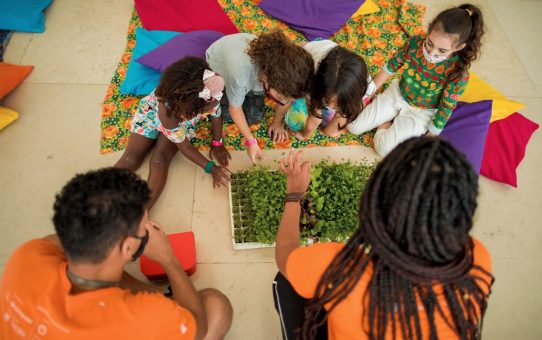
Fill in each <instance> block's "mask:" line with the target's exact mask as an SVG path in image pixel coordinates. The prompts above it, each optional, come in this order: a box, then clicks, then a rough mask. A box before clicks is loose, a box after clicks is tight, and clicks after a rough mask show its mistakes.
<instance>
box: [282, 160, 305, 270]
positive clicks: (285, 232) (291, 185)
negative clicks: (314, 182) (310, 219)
mask: <svg viewBox="0 0 542 340" xmlns="http://www.w3.org/2000/svg"><path fill="white" fill-rule="evenodd" d="M302 153H303V151H299V152H297V153H296V152H295V151H293V150H291V151H290V154H289V155H288V164H285V160H284V158H282V159H281V160H280V165H281V169H282V171H283V172H284V173H285V174H286V191H287V193H304V192H305V191H306V190H307V188H308V187H309V182H310V171H311V164H310V163H309V162H304V163H303V164H301V159H300V156H301V155H302ZM300 214H301V204H300V202H288V203H285V204H284V213H283V214H282V218H281V220H280V225H279V230H278V232H277V236H276V240H275V241H276V246H275V261H276V263H277V266H278V268H279V270H280V272H281V273H282V274H283V275H284V276H286V262H287V260H288V257H289V256H290V254H291V253H292V252H293V251H294V250H295V249H297V248H298V247H299V241H300V233H299V218H300Z"/></svg>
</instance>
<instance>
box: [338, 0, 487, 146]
mask: <svg viewBox="0 0 542 340" xmlns="http://www.w3.org/2000/svg"><path fill="white" fill-rule="evenodd" d="M484 31H485V28H484V20H483V16H482V12H481V11H480V9H479V8H478V7H476V6H474V5H471V4H464V5H460V6H458V7H453V8H449V9H447V10H445V11H442V12H441V13H439V14H438V15H437V17H436V18H435V19H434V20H433V21H432V22H431V24H429V29H428V32H427V34H420V35H415V36H413V37H411V38H410V39H409V40H408V41H407V42H406V43H405V45H404V46H403V47H402V49H401V50H399V51H398V52H397V53H396V54H395V56H393V57H392V58H391V59H390V60H388V62H387V64H385V65H384V67H383V68H382V69H381V70H380V72H379V73H378V74H377V75H376V77H375V79H374V82H375V84H376V86H377V88H378V87H380V86H381V85H382V84H384V82H385V81H386V80H387V79H388V78H389V77H390V76H392V75H393V74H394V73H395V72H397V71H399V70H401V69H402V70H403V75H402V78H401V80H400V81H398V80H394V81H393V82H392V83H391V84H390V86H389V87H388V88H387V89H386V91H384V92H383V93H382V94H381V95H378V96H377V97H376V99H375V100H374V101H373V102H372V103H371V104H370V105H368V106H367V107H366V108H365V109H364V110H363V111H362V112H361V114H359V115H358V117H357V118H356V120H354V121H353V122H352V123H350V124H349V125H348V126H347V129H348V131H350V132H351V133H353V134H361V133H364V132H366V131H369V130H372V129H374V128H377V131H376V133H375V136H374V148H375V150H376V152H378V154H380V155H381V156H385V155H386V154H388V153H389V152H390V151H391V150H392V149H393V148H394V147H395V146H397V145H398V144H399V143H401V142H402V141H404V140H406V139H408V138H410V137H416V136H421V135H424V134H426V133H429V134H430V135H439V134H440V133H441V131H442V130H443V129H444V126H445V125H446V123H447V122H448V119H449V118H450V115H451V114H452V111H453V110H454V108H455V107H456V105H457V101H458V99H459V97H460V96H461V94H462V93H463V91H464V90H465V88H466V86H467V83H468V82H469V68H470V66H471V63H472V62H473V61H474V60H476V59H477V58H478V56H479V55H480V47H481V45H482V42H481V39H482V36H483V35H484Z"/></svg>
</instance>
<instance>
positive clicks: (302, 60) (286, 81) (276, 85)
mask: <svg viewBox="0 0 542 340" xmlns="http://www.w3.org/2000/svg"><path fill="white" fill-rule="evenodd" d="M247 54H248V55H249V56H250V58H251V61H252V62H253V63H254V64H255V65H256V67H257V68H258V72H259V74H260V76H262V75H263V76H265V77H266V78H267V83H268V84H269V87H270V88H272V89H274V90H275V91H277V92H278V93H280V94H282V95H284V96H287V97H292V98H302V97H304V96H305V95H306V94H307V93H308V92H309V89H310V87H311V83H312V78H313V77H314V61H313V59H312V57H311V55H310V54H309V52H307V51H305V50H304V49H303V48H302V47H299V46H297V45H295V44H294V43H292V42H291V41H289V40H288V38H286V36H285V35H284V34H283V33H282V32H280V31H274V32H271V33H266V34H262V35H260V36H259V37H258V38H257V39H254V40H252V41H251V42H250V44H249V48H248V50H247Z"/></svg>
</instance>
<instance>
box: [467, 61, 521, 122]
mask: <svg viewBox="0 0 542 340" xmlns="http://www.w3.org/2000/svg"><path fill="white" fill-rule="evenodd" d="M459 100H460V101H462V102H467V103H475V102H479V101H482V100H493V108H492V113H491V120H490V121H491V122H494V121H496V120H500V119H504V118H506V117H508V116H510V115H511V114H512V113H514V112H517V111H519V110H521V109H523V108H524V107H525V104H522V103H519V102H516V101H514V100H511V99H508V98H506V97H505V96H504V95H503V94H502V93H500V92H499V91H497V90H496V89H495V88H494V87H493V86H491V85H489V84H488V83H486V82H485V81H484V80H482V78H480V77H478V75H476V74H475V73H474V72H470V79H469V83H468V84H467V88H466V89H465V92H463V94H462V95H461V97H460V98H459Z"/></svg>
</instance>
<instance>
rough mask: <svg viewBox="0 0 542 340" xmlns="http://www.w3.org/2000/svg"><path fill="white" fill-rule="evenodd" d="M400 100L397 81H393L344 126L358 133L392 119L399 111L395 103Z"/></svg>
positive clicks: (401, 98)
mask: <svg viewBox="0 0 542 340" xmlns="http://www.w3.org/2000/svg"><path fill="white" fill-rule="evenodd" d="M400 100H403V97H402V96H401V92H400V91H399V83H398V82H397V81H394V82H392V83H391V85H390V87H388V89H386V91H384V93H381V94H379V95H378V96H376V99H375V100H374V101H373V102H372V103H371V104H369V105H368V106H367V107H366V108H365V109H364V110H363V111H362V112H361V113H360V114H359V115H358V117H357V118H356V119H355V120H354V121H353V122H352V123H350V124H348V126H347V127H346V128H347V129H348V131H350V132H351V133H353V134H355V135H360V134H362V133H365V132H367V131H370V130H372V129H374V128H376V127H377V126H379V125H381V124H382V123H385V122H388V121H390V120H392V119H393V118H395V116H397V114H398V113H399V107H398V106H397V103H399V102H400Z"/></svg>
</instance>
